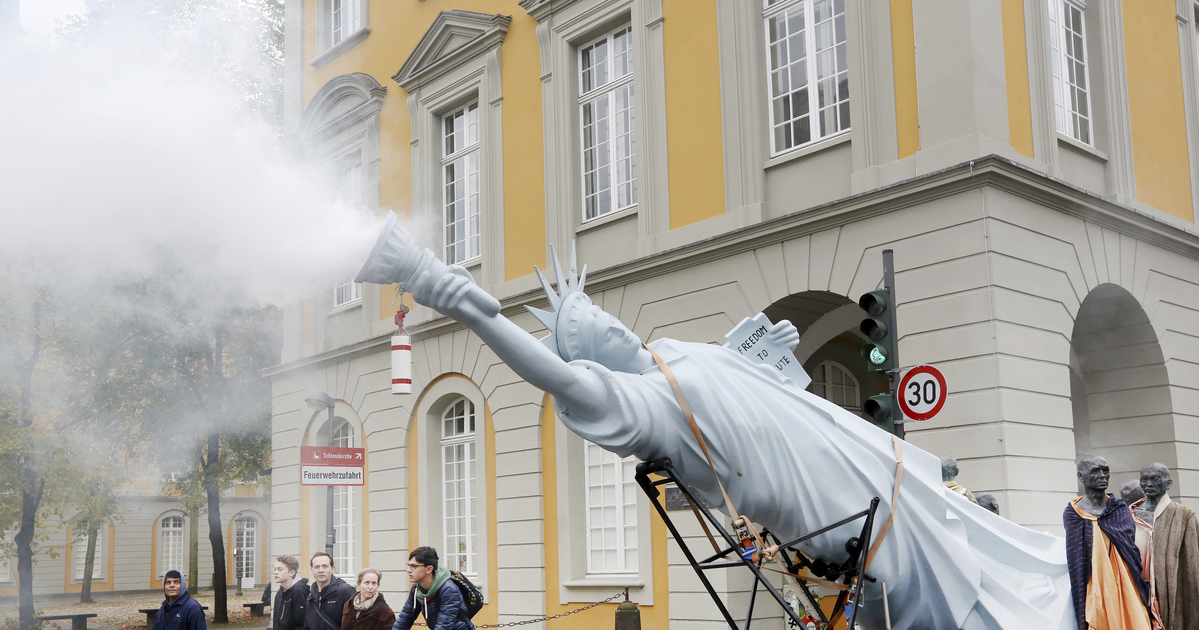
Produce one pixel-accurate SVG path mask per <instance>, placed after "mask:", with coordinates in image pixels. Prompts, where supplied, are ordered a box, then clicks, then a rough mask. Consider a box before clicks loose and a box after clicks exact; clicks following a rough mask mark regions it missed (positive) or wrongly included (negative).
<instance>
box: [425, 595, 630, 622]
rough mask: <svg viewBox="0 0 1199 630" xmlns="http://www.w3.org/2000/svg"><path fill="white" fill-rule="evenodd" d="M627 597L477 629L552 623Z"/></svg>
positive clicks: (614, 596)
mask: <svg viewBox="0 0 1199 630" xmlns="http://www.w3.org/2000/svg"><path fill="white" fill-rule="evenodd" d="M627 596H628V591H625V592H621V593H617V594H615V595H613V596H612V597H609V598H608V599H605V600H603V601H600V602H595V603H594V604H588V605H586V606H583V607H582V608H576V609H574V610H568V611H566V612H564V613H558V614H556V615H550V616H549V617H539V618H537V619H526V620H524V621H509V622H508V623H488V624H482V625H478V626H475V627H476V628H511V627H514V626H526V625H528V624H531V623H541V622H542V621H552V620H554V619H559V618H562V617H569V616H570V615H573V614H575V613H581V612H583V611H584V610H591V609H592V608H595V607H596V606H599V605H600V604H608V603H611V602H613V601H615V600H616V599H617V598H618V597H627ZM412 625H414V626H422V627H425V628H427V627H429V626H428V624H423V623H419V622H414V623H413V624H412Z"/></svg>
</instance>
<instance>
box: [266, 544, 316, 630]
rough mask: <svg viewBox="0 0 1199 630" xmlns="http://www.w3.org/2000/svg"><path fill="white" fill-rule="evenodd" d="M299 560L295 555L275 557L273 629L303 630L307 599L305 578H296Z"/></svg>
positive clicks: (272, 607)
mask: <svg viewBox="0 0 1199 630" xmlns="http://www.w3.org/2000/svg"><path fill="white" fill-rule="evenodd" d="M299 571H300V561H299V560H296V557H295V556H279V557H278V558H275V583H276V584H278V585H279V592H278V593H275V604H274V605H273V606H271V628H272V629H273V630H304V610H305V608H306V604H307V601H308V580H307V578H300V579H298V580H297V579H296V574H297V573H299Z"/></svg>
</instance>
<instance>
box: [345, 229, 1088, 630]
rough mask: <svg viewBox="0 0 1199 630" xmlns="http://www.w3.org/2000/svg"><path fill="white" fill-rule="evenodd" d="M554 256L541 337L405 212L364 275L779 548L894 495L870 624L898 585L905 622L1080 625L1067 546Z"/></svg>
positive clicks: (791, 339)
mask: <svg viewBox="0 0 1199 630" xmlns="http://www.w3.org/2000/svg"><path fill="white" fill-rule="evenodd" d="M554 258H555V260H554V265H555V268H556V271H557V284H558V290H557V291H556V292H555V291H554V290H553V289H552V288H551V286H550V284H549V282H547V281H546V279H545V278H544V277H541V280H542V284H543V285H544V288H545V290H546V294H547V296H548V297H549V301H550V306H551V307H552V308H553V312H546V311H540V310H537V309H530V310H532V311H533V313H534V314H535V315H536V316H537V318H538V320H539V321H541V322H542V323H543V324H544V325H545V326H546V328H548V329H549V331H550V334H549V336H548V337H545V338H544V339H541V340H538V339H536V338H535V337H533V336H532V335H530V334H529V333H527V332H525V331H524V330H523V329H521V328H520V327H519V326H517V325H516V324H514V323H513V322H511V321H510V320H508V319H507V318H505V317H504V316H502V315H501V314H500V304H499V301H498V300H496V299H495V298H494V297H492V296H491V295H489V294H487V293H486V292H484V291H483V290H482V289H480V288H479V287H478V286H477V285H475V283H474V281H473V280H472V279H471V277H470V274H469V273H467V272H466V270H465V269H463V268H461V267H451V266H447V265H445V264H444V263H443V262H441V261H440V260H438V259H437V258H436V256H434V254H433V253H432V252H431V251H429V250H427V249H424V248H422V247H418V246H417V245H416V244H415V243H414V242H413V239H412V237H411V236H410V235H409V233H408V231H407V230H406V229H405V228H404V227H403V226H402V225H401V224H400V223H399V221H398V219H397V218H396V217H395V215H394V214H392V215H390V216H389V217H388V221H387V224H386V226H385V227H384V231H383V234H382V235H381V236H380V239H379V242H378V243H377V244H376V246H375V249H374V251H373V252H372V253H371V256H370V258H369V259H368V261H367V262H366V264H365V265H364V266H363V268H362V271H361V272H360V273H359V275H358V277H357V280H358V281H359V282H373V283H378V284H392V283H396V282H402V283H403V287H404V288H405V290H407V291H410V292H411V293H412V295H413V298H414V299H415V300H416V302H418V303H420V304H422V305H425V306H428V307H431V308H433V309H435V310H437V311H438V312H440V313H442V314H444V315H446V316H449V317H452V318H454V319H455V320H457V321H459V322H461V323H462V324H465V325H466V326H468V327H469V328H470V329H471V330H472V331H474V333H475V334H477V335H478V336H479V337H480V338H481V339H482V340H483V341H484V342H485V343H487V345H488V346H489V347H490V348H491V349H492V350H493V351H494V352H495V353H496V354H497V355H498V356H499V357H500V358H501V359H502V360H503V361H504V362H505V363H507V364H508V365H509V366H510V367H511V368H512V369H513V370H514V371H516V373H517V374H519V375H520V376H521V377H522V378H524V379H525V380H526V381H528V382H529V383H530V384H532V385H534V386H535V387H538V388H540V389H542V390H544V391H546V392H548V393H550V394H552V395H553V401H554V407H555V409H556V410H557V413H558V417H559V418H560V419H561V421H562V423H563V424H565V425H566V426H567V427H568V428H570V429H571V430H572V431H574V432H575V433H577V434H579V435H580V436H582V437H583V438H585V439H587V440H589V441H591V442H594V443H595V444H598V445H599V446H601V447H602V448H605V449H607V450H609V451H612V452H613V453H615V454H617V455H619V456H621V457H625V456H628V455H630V454H632V455H636V456H637V457H638V458H639V459H641V460H642V461H646V462H650V461H653V460H659V459H661V458H669V459H670V461H671V462H672V463H673V466H674V470H675V471H676V472H677V474H678V476H679V477H680V478H681V479H683V480H685V481H686V483H687V484H688V485H689V486H690V487H692V488H694V489H695V490H697V491H698V493H699V494H700V495H701V496H702V498H704V499H706V500H707V501H708V502H709V503H710V504H711V505H712V506H713V507H714V508H716V509H718V510H721V511H723V512H725V513H729V512H730V511H731V510H730V509H729V507H730V506H728V505H726V501H725V496H726V494H725V493H724V492H722V489H721V486H720V485H719V484H718V482H717V478H716V477H715V476H714V475H713V471H715V472H716V475H718V476H719V477H720V481H722V482H723V487H724V488H725V489H727V496H728V498H729V499H730V501H729V502H731V503H732V505H733V506H735V507H736V509H737V510H740V512H741V513H742V514H744V515H745V516H746V517H748V518H749V519H751V520H752V521H753V522H756V523H759V524H760V525H762V526H763V527H765V528H767V529H768V530H769V531H770V532H771V533H772V534H773V535H775V536H776V537H777V538H779V539H780V540H790V539H792V538H795V537H799V536H801V535H803V534H804V533H805V532H811V531H816V530H818V529H819V528H821V527H823V526H826V525H829V524H832V523H835V522H837V521H838V520H841V519H844V518H845V517H846V516H847V515H849V514H852V513H854V512H857V511H858V510H860V509H861V508H862V507H864V506H866V505H869V504H870V503H871V501H872V500H873V499H875V497H879V498H880V499H881V503H880V504H879V506H878V514H879V515H880V520H881V519H882V518H883V517H884V516H886V515H892V519H893V522H892V523H891V524H890V528H889V530H888V529H886V528H877V527H876V528H875V535H874V536H873V537H872V538H873V540H871V541H870V542H871V543H875V542H877V541H878V540H881V543H879V544H878V547H877V550H876V551H877V553H875V554H874V555H873V557H872V561H871V562H870V565H869V575H870V576H871V577H873V578H874V581H873V582H868V583H863V589H864V590H863V591H862V594H861V597H860V600H859V601H858V604H859V605H861V606H862V608H861V609H860V614H858V616H857V621H858V624H859V626H860V627H862V628H882V627H883V614H884V606H883V592H882V588H883V587H882V584H883V583H885V584H886V589H887V596H888V597H887V599H888V605H889V616H890V620H891V624H892V627H893V628H895V629H896V630H925V629H932V628H937V629H943V628H965V629H971V630H974V629H1007V628H1013V629H1014V628H1021V629H1024V628H1040V629H1050V630H1055V629H1066V628H1071V627H1074V624H1075V617H1074V610H1073V605H1072V603H1071V597H1070V580H1069V576H1068V574H1067V568H1066V552H1065V541H1064V539H1062V538H1059V537H1056V536H1051V535H1049V534H1045V533H1041V532H1035V531H1032V530H1029V529H1026V528H1024V527H1021V526H1019V525H1016V524H1015V523H1012V522H1010V521H1007V520H1005V519H1003V518H1001V517H999V516H997V515H995V514H992V513H991V512H989V511H987V510H985V509H983V508H981V507H979V506H977V505H975V504H973V503H971V502H970V501H968V500H966V499H965V498H964V497H962V496H959V495H957V494H955V493H954V492H952V491H950V490H947V489H946V488H945V486H944V485H943V484H942V481H941V463H940V460H939V459H938V458H937V457H936V456H934V455H932V454H930V453H927V452H925V451H923V450H921V449H919V448H916V447H915V446H912V445H911V444H908V443H906V442H902V441H900V440H894V439H893V437H892V436H891V434H889V433H887V432H885V431H883V430H881V429H879V428H877V427H875V426H873V425H872V424H870V423H869V422H867V421H866V420H863V419H862V418H859V417H858V416H856V415H854V414H852V413H850V412H848V411H846V410H844V409H842V408H841V407H839V406H837V405H835V404H833V403H831V402H828V401H826V400H824V399H822V398H820V397H818V396H816V395H814V394H811V393H809V392H806V391H803V390H801V389H800V388H799V386H797V385H796V384H795V382H794V381H792V380H791V379H788V378H785V377H784V376H783V375H781V374H780V373H779V372H778V371H777V370H775V369H773V368H772V367H770V366H767V365H759V364H755V363H752V362H751V361H750V360H748V359H746V358H745V357H743V356H741V355H740V354H739V353H738V352H737V351H735V350H733V349H731V348H729V347H721V346H715V345H711V344H704V343H689V342H684V341H675V340H673V339H659V340H657V341H654V342H653V343H651V344H649V345H648V346H646V345H644V344H642V342H641V340H640V339H638V338H637V336H636V335H634V334H633V333H632V332H631V331H630V330H629V329H628V328H626V327H625V326H624V325H623V324H622V323H621V322H620V321H619V320H618V319H616V318H615V317H613V316H612V315H610V314H608V313H606V312H604V311H603V310H602V309H600V308H599V307H598V306H596V305H595V304H592V302H591V300H590V299H589V298H588V297H587V295H586V294H585V293H583V284H584V282H585V280H586V267H584V269H583V275H582V277H578V278H576V277H575V269H574V261H573V255H572V261H571V265H570V274H569V275H564V274H563V271H562V267H561V264H560V263H559V262H558V260H557V256H556V255H554ZM538 275H539V276H540V271H538ZM774 330H775V331H776V332H774V333H772V334H775V335H776V336H778V337H779V339H778V341H781V342H782V343H784V344H786V345H789V346H791V347H794V345H795V344H796V343H797V342H798V339H799V336H798V334H796V333H795V328H794V327H792V326H790V325H786V326H776V327H775V329H774ZM651 349H652V352H651ZM655 354H656V355H657V357H655ZM658 360H660V361H661V362H662V363H663V364H665V366H667V369H666V371H664V370H663V369H662V368H661V367H659V366H660V365H661V364H660V363H659V362H658ZM668 373H670V374H673V376H671V377H669V378H668ZM672 381H673V382H675V383H677V385H678V386H679V388H680V389H681V394H680V395H678V396H676V393H675V392H674V390H673V389H672ZM683 400H685V401H686V402H688V403H689V405H690V408H691V410H692V411H693V415H694V419H695V422H696V423H697V424H698V427H699V429H700V430H701V431H702V435H703V437H704V441H706V445H707V450H708V451H709V453H710V455H711V462H712V465H711V467H709V460H708V458H707V457H706V456H705V453H704V449H703V448H701V446H700V442H699V440H698V439H697V432H693V431H692V429H691V427H690V423H689V422H688V420H687V416H686V415H685V413H684V411H683V408H682V407H683V404H684V403H683V402H682V401H683ZM897 455H899V456H897ZM900 457H902V466H903V470H904V473H903V476H902V483H901V484H900V487H899V490H898V492H897V493H896V492H894V490H895V486H896V481H897V475H896V468H897V464H899V462H900V461H901V460H900ZM894 498H897V500H893V499H894ZM880 529H881V532H880ZM859 531H860V526H859V525H857V524H846V525H845V526H844V527H840V528H837V529H833V530H831V531H828V532H826V533H824V534H821V535H819V536H816V537H814V538H811V539H809V540H807V541H805V542H804V543H802V547H803V551H804V553H805V554H806V555H807V556H808V557H810V558H813V559H818V560H820V561H822V562H826V563H830V564H835V563H841V562H844V561H845V559H846V557H847V553H848V552H847V550H846V540H847V539H849V538H850V537H852V536H855V535H858V533H859Z"/></svg>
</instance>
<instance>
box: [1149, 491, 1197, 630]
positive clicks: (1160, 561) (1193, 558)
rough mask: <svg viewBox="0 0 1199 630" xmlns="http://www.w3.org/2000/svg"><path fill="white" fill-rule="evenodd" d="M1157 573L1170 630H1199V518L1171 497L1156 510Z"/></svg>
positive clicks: (1155, 560)
mask: <svg viewBox="0 0 1199 630" xmlns="http://www.w3.org/2000/svg"><path fill="white" fill-rule="evenodd" d="M1153 572H1154V576H1155V581H1156V590H1157V599H1158V605H1159V606H1160V608H1161V615H1162V621H1163V622H1164V623H1165V626H1166V630H1199V518H1197V517H1196V515H1195V512H1194V510H1192V509H1190V508H1188V507H1186V506H1185V505H1179V504H1178V503H1176V502H1174V501H1171V500H1170V496H1169V495H1165V496H1163V497H1162V499H1161V501H1158V503H1157V508H1156V509H1155V510H1154V511H1153Z"/></svg>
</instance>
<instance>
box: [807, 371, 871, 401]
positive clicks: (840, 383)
mask: <svg viewBox="0 0 1199 630" xmlns="http://www.w3.org/2000/svg"><path fill="white" fill-rule="evenodd" d="M812 393H813V394H816V395H817V396H820V397H821V398H823V399H825V400H827V401H829V402H831V403H834V404H837V405H841V406H842V407H845V408H846V409H849V410H852V411H857V410H858V409H861V407H862V399H861V394H859V390H858V380H857V379H856V378H854V377H853V374H850V373H849V371H848V370H846V369H845V368H844V367H842V366H841V364H839V363H835V362H833V361H825V362H824V363H821V364H820V365H818V366H816V369H815V370H814V371H813V372H812Z"/></svg>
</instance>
